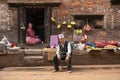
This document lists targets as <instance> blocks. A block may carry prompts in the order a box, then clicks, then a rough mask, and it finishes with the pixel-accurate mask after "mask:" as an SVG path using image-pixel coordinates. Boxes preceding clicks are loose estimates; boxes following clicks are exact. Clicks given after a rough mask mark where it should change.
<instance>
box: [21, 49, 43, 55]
mask: <svg viewBox="0 0 120 80" xmlns="http://www.w3.org/2000/svg"><path fill="white" fill-rule="evenodd" d="M20 52H21V53H22V54H24V55H30V56H32V55H37V56H43V55H44V51H43V50H42V49H23V50H21V51H20Z"/></svg>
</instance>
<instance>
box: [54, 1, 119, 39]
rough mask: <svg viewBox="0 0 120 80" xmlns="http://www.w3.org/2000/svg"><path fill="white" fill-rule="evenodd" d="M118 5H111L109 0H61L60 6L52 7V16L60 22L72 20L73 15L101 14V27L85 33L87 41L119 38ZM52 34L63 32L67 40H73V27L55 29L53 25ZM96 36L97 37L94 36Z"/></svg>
mask: <svg viewBox="0 0 120 80" xmlns="http://www.w3.org/2000/svg"><path fill="white" fill-rule="evenodd" d="M119 14H120V6H118V7H113V5H111V3H110V0H62V4H61V6H60V7H56V8H53V14H52V16H53V17H55V18H56V19H57V21H58V22H60V23H62V22H63V21H64V20H67V21H69V20H74V15H103V16H104V17H103V29H101V30H94V29H92V30H91V32H88V33H86V34H87V35H88V40H89V41H94V40H120V36H119V35H118V34H119V33H120V31H119V29H120V26H119V25H120V22H119V21H120V20H119V19H120V15H119ZM53 26H54V27H53V28H52V31H53V34H58V33H61V32H63V31H64V32H65V33H66V35H69V36H68V37H67V39H68V40H73V39H72V38H73V37H72V34H73V29H72V30H69V29H67V28H66V27H64V28H61V29H57V28H56V25H53ZM96 36H98V37H96Z"/></svg>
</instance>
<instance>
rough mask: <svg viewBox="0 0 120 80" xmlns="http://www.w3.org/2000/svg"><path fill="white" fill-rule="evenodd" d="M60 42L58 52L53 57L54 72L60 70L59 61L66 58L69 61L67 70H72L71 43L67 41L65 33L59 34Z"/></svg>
mask: <svg viewBox="0 0 120 80" xmlns="http://www.w3.org/2000/svg"><path fill="white" fill-rule="evenodd" d="M58 38H59V44H58V46H57V51H56V54H55V55H54V57H53V64H54V69H55V70H54V72H56V71H58V70H59V68H58V65H59V63H58V61H61V60H65V61H66V62H67V70H68V72H71V53H72V52H71V51H72V50H71V44H70V42H68V41H65V38H64V34H59V35H58Z"/></svg>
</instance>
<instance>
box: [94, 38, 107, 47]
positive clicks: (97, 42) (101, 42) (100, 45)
mask: <svg viewBox="0 0 120 80" xmlns="http://www.w3.org/2000/svg"><path fill="white" fill-rule="evenodd" d="M94 43H95V45H96V47H98V48H104V46H106V42H105V41H104V40H102V41H95V42H94Z"/></svg>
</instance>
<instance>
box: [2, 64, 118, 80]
mask: <svg viewBox="0 0 120 80" xmlns="http://www.w3.org/2000/svg"><path fill="white" fill-rule="evenodd" d="M52 69H53V68H52V66H49V67H44V66H43V67H8V68H4V69H1V70H0V80H120V65H115V66H111V65H108V66H104V65H103V66H101V65H97V66H73V72H72V73H67V72H66V69H64V71H63V72H61V71H60V72H56V73H53V72H52Z"/></svg>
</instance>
